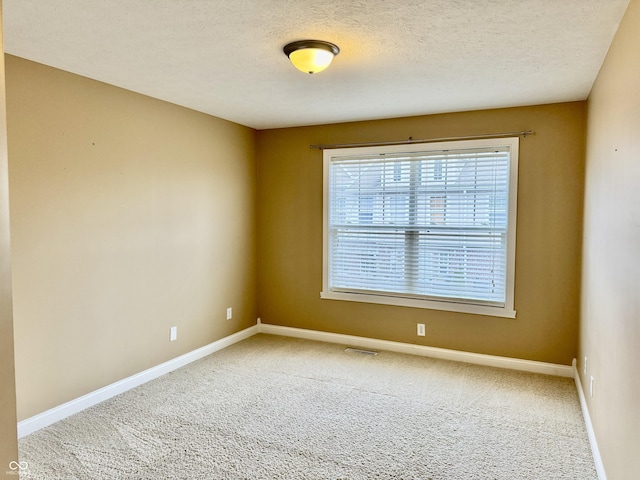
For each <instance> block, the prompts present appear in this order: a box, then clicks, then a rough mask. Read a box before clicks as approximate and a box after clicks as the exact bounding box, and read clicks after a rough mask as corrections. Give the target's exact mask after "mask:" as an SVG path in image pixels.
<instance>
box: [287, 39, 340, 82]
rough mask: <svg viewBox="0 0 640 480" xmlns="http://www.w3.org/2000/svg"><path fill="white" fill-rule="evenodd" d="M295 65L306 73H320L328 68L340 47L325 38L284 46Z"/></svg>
mask: <svg viewBox="0 0 640 480" xmlns="http://www.w3.org/2000/svg"><path fill="white" fill-rule="evenodd" d="M283 51H284V53H285V54H286V55H287V57H289V60H291V63H293V66H294V67H296V68H297V69H298V70H300V71H301V72H304V73H310V74H313V73H318V72H321V71H322V70H324V69H325V68H327V67H328V66H329V65H330V64H331V62H332V61H333V57H335V56H336V55H338V53H340V49H339V48H338V46H337V45H334V44H333V43H329V42H325V41H323V40H299V41H297V42H292V43H289V44H287V45H285V46H284V48H283Z"/></svg>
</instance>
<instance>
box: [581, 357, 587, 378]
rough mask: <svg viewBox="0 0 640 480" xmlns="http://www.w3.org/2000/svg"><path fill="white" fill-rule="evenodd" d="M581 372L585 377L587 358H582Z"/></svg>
mask: <svg viewBox="0 0 640 480" xmlns="http://www.w3.org/2000/svg"><path fill="white" fill-rule="evenodd" d="M582 372H583V373H584V376H585V377H586V376H587V357H584V364H583V366H582Z"/></svg>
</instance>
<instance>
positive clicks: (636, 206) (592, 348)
mask: <svg viewBox="0 0 640 480" xmlns="http://www.w3.org/2000/svg"><path fill="white" fill-rule="evenodd" d="M638 45H640V1H639V0H632V1H631V3H630V5H629V8H628V10H627V13H626V16H625V17H624V19H623V22H622V23H621V25H620V28H619V30H618V33H617V35H616V37H615V40H614V42H613V44H612V46H611V49H610V51H609V53H608V55H607V58H606V60H605V62H604V64H603V66H602V69H601V71H600V74H599V76H598V79H597V80H596V83H595V85H594V87H593V90H592V92H591V95H590V97H589V115H588V136H587V166H586V192H585V228H584V260H583V277H582V282H583V294H582V322H581V323H582V325H581V334H580V358H579V365H578V367H579V371H580V373H581V377H582V382H583V385H584V386H585V390H586V391H587V403H588V405H589V411H590V414H591V419H592V422H593V425H594V430H595V432H596V436H597V439H598V445H599V449H600V452H601V455H602V459H603V462H604V466H605V469H606V472H607V478H608V479H609V480H618V479H619V480H626V479H629V478H638V475H639V473H638V472H640V455H638V454H639V453H640V377H639V376H638V365H640V187H639V186H640V55H639V49H638ZM585 356H586V357H587V358H588V360H587V375H586V376H585V375H584V374H583V367H584V363H583V362H584V357H585ZM591 376H593V377H594V379H595V382H594V392H593V397H592V398H591V397H589V393H588V391H589V380H590V377H591Z"/></svg>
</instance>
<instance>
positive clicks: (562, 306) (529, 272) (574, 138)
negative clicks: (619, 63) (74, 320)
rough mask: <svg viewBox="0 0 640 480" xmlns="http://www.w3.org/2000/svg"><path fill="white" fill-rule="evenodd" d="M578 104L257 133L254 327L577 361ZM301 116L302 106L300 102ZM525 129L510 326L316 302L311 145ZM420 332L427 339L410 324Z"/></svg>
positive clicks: (317, 242) (318, 219)
mask: <svg viewBox="0 0 640 480" xmlns="http://www.w3.org/2000/svg"><path fill="white" fill-rule="evenodd" d="M585 107H586V105H585V103H584V102H576V103H567V104H557V105H546V106H536V107H527V108H512V109H502V110H490V111H478V112H466V113H452V114H445V115H432V116H424V117H412V118H402V119H394V120H382V121H371V122H357V123H347V124H340V125H324V126H314V127H304V128H288V129H277V130H266V131H260V132H258V134H257V138H258V143H257V145H258V179H259V180H258V195H259V198H260V202H259V205H258V219H259V220H258V231H259V240H258V260H259V267H258V276H259V282H258V283H259V286H260V288H259V311H260V316H261V319H262V321H263V322H265V323H272V324H277V325H286V326H290V327H300V328H309V329H315V330H323V331H329V332H337V333H344V334H350V335H360V336H365V337H373V338H380V339H385V340H393V341H400V342H409V343H420V344H425V345H430V346H436V347H444V348H451V349H456V350H464V351H470V352H480V353H487V354H493V355H504V356H508V357H516V358H525V359H531V360H539V361H546V362H554V363H561V364H570V363H571V360H572V359H573V358H574V357H575V356H576V353H577V338H578V309H579V288H580V285H579V284H580V244H581V232H582V195H583V180H584V135H585ZM301 108H304V106H303V105H301ZM523 129H533V130H535V132H536V134H535V135H534V136H531V137H527V138H526V139H524V140H522V141H521V143H520V164H519V177H520V180H519V186H518V197H519V198H518V223H517V251H516V292H515V304H516V309H517V311H518V316H517V319H515V320H513V319H505V318H497V317H488V316H476V315H467V314H456V313H448V312H441V311H434V310H425V309H415V308H405V307H392V306H379V305H372V304H364V303H355V302H344V301H335V300H321V299H320V290H321V288H322V152H320V151H319V150H311V149H310V148H309V145H310V144H318V143H348V142H366V141H381V140H397V139H405V138H408V137H410V136H412V137H413V138H430V137H448V136H455V135H474V134H482V133H487V132H503V131H519V130H523ZM418 322H420V323H426V332H427V335H426V337H417V336H416V323H418Z"/></svg>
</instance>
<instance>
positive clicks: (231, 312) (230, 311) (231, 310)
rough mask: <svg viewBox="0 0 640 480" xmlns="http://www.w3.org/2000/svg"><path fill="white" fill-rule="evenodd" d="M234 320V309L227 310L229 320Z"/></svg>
mask: <svg viewBox="0 0 640 480" xmlns="http://www.w3.org/2000/svg"><path fill="white" fill-rule="evenodd" d="M232 318H233V308H231V307H229V308H227V320H231V319H232Z"/></svg>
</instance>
